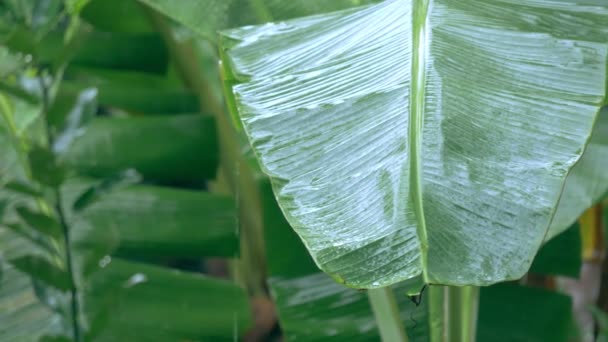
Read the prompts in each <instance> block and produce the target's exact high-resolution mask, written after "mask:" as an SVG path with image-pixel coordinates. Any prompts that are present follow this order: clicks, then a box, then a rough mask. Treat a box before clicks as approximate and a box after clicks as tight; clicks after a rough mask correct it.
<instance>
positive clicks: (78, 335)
mask: <svg viewBox="0 0 608 342" xmlns="http://www.w3.org/2000/svg"><path fill="white" fill-rule="evenodd" d="M38 81H39V83H40V89H41V91H42V117H43V118H44V120H45V124H46V138H47V144H48V147H49V148H51V147H52V146H53V142H52V138H51V134H50V131H49V124H48V111H49V106H50V99H49V89H48V88H47V86H46V84H45V83H44V79H43V75H40V76H39V77H38ZM53 192H54V194H55V201H56V203H55V211H56V213H57V216H58V217H59V224H60V225H61V229H62V232H63V242H64V245H65V257H66V261H65V262H66V268H67V271H68V277H69V280H70V297H71V298H70V299H71V300H70V308H71V311H72V333H73V336H74V342H81V341H82V332H81V331H80V324H79V319H78V317H79V316H80V315H79V308H80V304H79V301H78V290H77V288H76V280H75V279H74V265H73V257H72V250H71V243H70V229H69V226H68V223H67V220H66V217H65V214H64V212H63V208H62V206H61V203H62V202H61V201H62V196H61V190H60V189H59V186H58V187H56V188H55V189H53Z"/></svg>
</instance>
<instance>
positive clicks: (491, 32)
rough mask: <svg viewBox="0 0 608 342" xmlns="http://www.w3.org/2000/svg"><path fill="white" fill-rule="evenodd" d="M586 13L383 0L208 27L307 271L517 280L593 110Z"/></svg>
mask: <svg viewBox="0 0 608 342" xmlns="http://www.w3.org/2000/svg"><path fill="white" fill-rule="evenodd" d="M431 2H432V5H429V3H431ZM593 4H595V5H592V4H590V3H589V4H588V3H585V4H578V5H572V6H569V7H564V6H563V4H562V3H561V2H560V1H555V0H552V1H544V2H542V3H541V2H532V3H526V4H523V3H514V2H504V1H498V0H490V1H484V2H483V3H480V2H478V1H472V0H467V1H458V2H454V1H447V0H435V1H409V0H391V1H386V2H383V3H381V4H379V5H375V6H369V7H364V8H360V9H356V10H347V11H344V12H337V13H333V14H327V15H321V16H316V17H310V18H304V19H300V20H294V21H289V22H282V23H277V24H266V25H263V26H257V27H245V28H241V29H236V30H232V31H228V32H224V33H223V38H222V39H223V49H224V65H225V66H227V67H228V68H229V70H228V72H227V73H226V75H227V76H226V77H228V80H227V81H228V82H237V83H238V82H240V84H238V85H235V86H234V87H233V88H232V90H233V94H234V100H235V101H236V104H237V107H238V111H239V114H240V117H241V119H242V122H243V125H244V127H245V130H246V133H247V135H248V137H249V140H250V142H251V144H252V146H253V149H254V150H255V152H256V155H257V156H258V157H259V160H260V162H261V165H262V168H263V169H264V171H265V172H266V173H267V174H268V175H269V176H270V177H271V180H272V182H273V186H274V190H275V194H276V196H277V198H278V199H279V203H280V205H281V207H282V208H283V212H284V213H285V215H286V216H287V219H288V221H289V222H290V224H291V225H292V226H293V227H294V229H295V230H296V231H297V232H298V234H299V235H300V236H301V237H302V239H303V240H304V241H305V244H306V246H307V247H308V249H309V251H310V253H311V254H312V256H313V257H314V259H315V261H316V263H317V265H319V267H320V268H321V269H323V270H324V271H325V272H327V273H328V274H330V275H332V276H333V277H334V278H336V279H342V280H343V281H344V282H345V283H346V285H348V286H352V287H362V288H376V287H381V286H386V285H389V284H393V283H396V282H398V281H401V280H404V279H409V278H412V277H415V276H417V275H418V274H420V273H422V274H423V275H424V279H425V281H426V282H430V283H439V284H451V285H466V284H471V285H487V284H492V283H495V282H499V281H504V280H508V279H517V278H520V277H521V276H522V275H523V274H524V273H525V272H526V271H527V269H528V268H529V266H530V264H531V262H532V259H533V257H534V255H535V253H536V251H537V250H538V248H539V247H540V245H541V243H542V241H543V238H544V236H545V233H546V231H547V229H548V227H549V224H550V222H551V218H552V216H553V213H554V211H555V207H556V206H557V202H558V200H559V196H560V192H561V189H562V185H563V183H564V181H565V178H566V175H567V173H568V171H569V169H570V168H571V167H572V166H573V164H574V163H575V162H576V161H577V160H578V158H579V157H580V155H581V154H582V151H583V147H584V145H585V143H586V141H587V139H588V138H589V135H590V132H591V128H592V124H593V121H594V120H595V116H596V114H597V112H598V111H599V108H600V106H601V105H602V103H603V102H604V97H605V85H606V62H607V49H608V44H606V39H605V37H606V34H607V33H608V31H607V29H606V26H605V25H604V23H606V22H607V21H608V7H607V6H605V5H600V4H597V3H593ZM530 18H535V19H534V20H532V21H531V20H530ZM562 18H569V19H568V20H566V19H562ZM581 21H584V22H585V23H587V25H585V27H586V29H585V31H584V32H581V30H580V24H579V23H580V22H581ZM531 47H533V48H531ZM231 77H233V78H234V79H232V78H231Z"/></svg>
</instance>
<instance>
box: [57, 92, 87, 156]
mask: <svg viewBox="0 0 608 342" xmlns="http://www.w3.org/2000/svg"><path fill="white" fill-rule="evenodd" d="M95 114H97V89H95V88H87V89H82V90H79V91H78V92H60V93H59V95H58V96H56V98H55V101H54V103H53V105H52V106H51V108H49V111H48V113H47V121H48V123H49V130H50V131H51V132H52V134H53V151H54V152H55V153H58V154H60V153H63V152H65V151H66V150H67V149H68V148H69V147H70V145H71V144H72V142H73V141H74V139H76V137H78V136H79V135H81V134H83V132H84V126H85V125H86V124H87V123H88V122H89V121H91V120H92V119H93V117H94V116H95Z"/></svg>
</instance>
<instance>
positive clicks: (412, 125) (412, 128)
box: [408, 0, 430, 279]
mask: <svg viewBox="0 0 608 342" xmlns="http://www.w3.org/2000/svg"><path fill="white" fill-rule="evenodd" d="M429 3H430V0H416V1H414V2H413V10H412V16H413V17H412V62H411V68H412V69H411V82H410V94H409V95H410V106H409V134H408V139H409V146H410V165H409V167H410V169H409V173H410V193H409V197H410V200H411V201H412V204H413V206H414V213H415V215H416V232H417V234H418V239H419V240H420V257H421V263H422V267H421V268H422V272H423V276H424V279H428V277H427V270H426V267H425V265H426V264H427V262H426V258H427V250H428V238H427V233H426V223H425V219H424V207H423V204H422V180H421V178H422V158H421V157H422V156H421V154H422V127H423V122H424V102H425V101H424V98H425V84H426V59H427V54H428V43H429V39H428V35H429V32H428V27H427V26H428V25H427V24H428V20H427V18H428V10H429Z"/></svg>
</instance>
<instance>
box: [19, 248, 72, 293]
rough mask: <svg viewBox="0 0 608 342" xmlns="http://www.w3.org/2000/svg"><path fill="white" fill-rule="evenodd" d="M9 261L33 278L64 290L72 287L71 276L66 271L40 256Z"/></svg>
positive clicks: (29, 256)
mask: <svg viewBox="0 0 608 342" xmlns="http://www.w3.org/2000/svg"><path fill="white" fill-rule="evenodd" d="M9 262H10V263H11V264H12V265H13V266H15V268H17V269H18V270H20V271H21V272H24V273H27V274H29V275H30V276H31V277H32V278H34V279H36V280H40V281H42V282H44V283H46V284H47V285H49V286H52V287H55V288H57V289H59V290H62V291H67V290H69V289H70V286H71V285H70V277H69V275H68V274H67V273H66V271H64V270H61V269H59V268H58V267H57V266H55V265H53V264H51V263H50V262H49V261H48V260H46V259H44V258H42V257H40V256H34V255H28V256H23V257H20V258H17V259H12V260H9Z"/></svg>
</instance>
